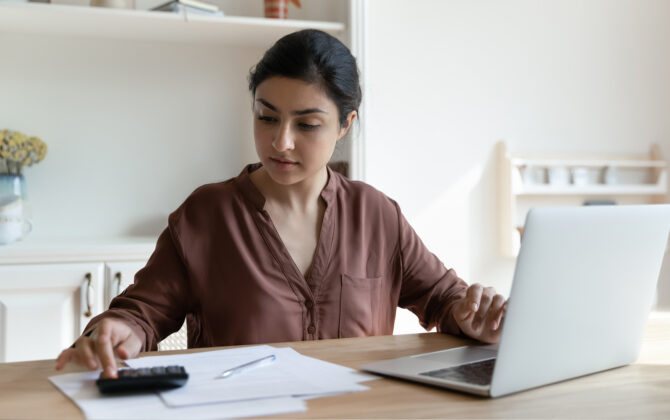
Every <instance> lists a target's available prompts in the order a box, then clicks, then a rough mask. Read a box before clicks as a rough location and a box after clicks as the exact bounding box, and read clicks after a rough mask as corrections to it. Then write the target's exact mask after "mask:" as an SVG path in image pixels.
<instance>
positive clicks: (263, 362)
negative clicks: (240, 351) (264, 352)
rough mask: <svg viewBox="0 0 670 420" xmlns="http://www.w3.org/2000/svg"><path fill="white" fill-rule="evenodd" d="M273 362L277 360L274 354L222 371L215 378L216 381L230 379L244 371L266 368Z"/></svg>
mask: <svg viewBox="0 0 670 420" xmlns="http://www.w3.org/2000/svg"><path fill="white" fill-rule="evenodd" d="M275 360H277V357H276V356H275V355H274V354H271V355H269V356H266V357H263V358H261V359H257V360H252V361H251V362H249V363H245V364H243V365H239V366H236V367H234V368H230V369H228V370H226V371H224V372H223V373H222V374H221V375H219V376H217V377H216V378H217V379H224V378H228V377H230V376H232V375H234V374H236V373H242V372H244V371H246V370H249V369H253V368H257V367H261V366H267V365H269V364H270V363H272V362H274V361H275Z"/></svg>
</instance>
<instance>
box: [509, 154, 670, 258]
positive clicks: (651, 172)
mask: <svg viewBox="0 0 670 420" xmlns="http://www.w3.org/2000/svg"><path fill="white" fill-rule="evenodd" d="M557 167H560V168H564V169H565V170H567V171H568V173H570V172H571V170H572V169H574V168H585V169H588V170H591V171H596V172H595V173H596V174H597V178H598V179H597V180H594V181H593V182H591V183H585V184H581V185H575V184H574V183H573V182H572V180H571V181H570V182H569V183H561V184H552V183H550V182H548V180H547V179H546V178H545V179H539V180H536V181H535V182H528V177H524V171H525V170H526V169H528V168H534V170H538V169H539V170H540V171H547V170H549V169H550V168H557ZM606 168H610V169H614V170H616V171H617V174H618V177H619V178H620V179H619V180H618V181H617V183H612V184H605V183H604V181H603V178H602V172H603V171H604V170H605V169H606ZM667 178H668V168H667V164H666V162H665V161H664V160H663V159H662V157H661V152H660V149H659V147H658V146H657V145H651V147H650V152H649V155H647V156H632V155H631V156H624V157H621V156H612V157H603V156H597V157H573V156H570V157H558V156H526V155H516V154H512V153H511V152H510V151H509V150H508V149H507V146H506V144H505V143H504V142H500V143H499V144H498V184H499V185H498V192H499V203H500V209H499V212H498V214H499V218H500V219H499V226H500V249H501V252H502V253H503V254H504V255H506V256H516V255H517V253H518V247H519V244H520V241H521V233H522V231H523V223H524V219H525V217H526V213H527V212H528V210H529V209H530V208H532V207H538V206H547V205H552V206H556V205H583V204H584V203H585V202H586V201H613V202H615V203H617V204H643V203H644V204H653V203H664V202H667V201H668V179H667Z"/></svg>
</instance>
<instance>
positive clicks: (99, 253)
mask: <svg viewBox="0 0 670 420" xmlns="http://www.w3.org/2000/svg"><path fill="white" fill-rule="evenodd" d="M154 246H155V239H154V238H138V239H128V238H125V239H116V240H96V241H92V240H88V241H79V240H60V241H54V240H46V241H45V240H31V238H28V239H26V241H24V242H20V243H16V244H12V245H11V246H6V247H2V248H0V362H17V361H23V360H35V359H53V358H55V357H56V356H58V354H59V353H60V351H61V350H63V349H64V348H66V347H68V346H70V345H71V344H72V343H73V342H74V340H75V339H76V338H77V337H78V336H79V335H80V334H81V332H82V331H83V329H84V327H85V326H86V324H88V322H89V321H90V320H91V318H93V317H94V316H96V315H98V314H100V313H101V312H103V311H104V310H105V309H107V307H108V306H109V301H110V300H111V299H112V298H113V297H114V296H116V295H117V294H118V293H119V292H120V291H122V290H123V289H125V287H127V286H128V285H129V284H131V283H132V282H133V279H134V276H135V273H136V272H137V271H138V270H139V269H140V268H142V267H144V265H145V264H146V261H147V260H148V258H149V256H150V254H151V252H152V251H153V249H154Z"/></svg>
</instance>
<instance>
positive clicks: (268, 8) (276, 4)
mask: <svg viewBox="0 0 670 420" xmlns="http://www.w3.org/2000/svg"><path fill="white" fill-rule="evenodd" d="M264 5H265V17H266V18H272V19H286V18H287V17H288V0H264Z"/></svg>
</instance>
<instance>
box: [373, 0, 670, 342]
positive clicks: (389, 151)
mask: <svg viewBox="0 0 670 420" xmlns="http://www.w3.org/2000/svg"><path fill="white" fill-rule="evenodd" d="M367 19H368V22H369V25H368V27H367V53H368V54H367V56H366V59H367V63H366V71H367V75H366V95H367V97H366V98H365V100H366V101H367V108H366V109H367V115H363V116H362V117H363V119H364V120H365V124H366V130H367V132H366V143H365V147H366V152H365V153H366V175H365V179H366V181H367V182H369V183H371V184H372V185H374V186H376V187H378V188H379V189H381V190H382V191H384V192H386V193H387V194H389V195H390V196H391V197H393V198H394V199H396V200H397V201H398V202H399V204H400V205H401V207H402V209H403V210H404V212H405V214H406V216H407V217H408V219H409V220H410V223H412V224H413V226H414V227H415V229H416V230H417V231H418V232H419V234H420V236H421V237H422V238H423V239H424V241H425V242H426V243H427V244H428V246H429V247H430V248H431V249H432V250H433V251H434V252H435V253H436V254H437V255H438V256H439V257H440V258H441V259H442V260H443V261H444V262H445V263H446V265H447V266H451V267H454V268H455V269H456V271H457V272H458V273H459V274H460V275H461V276H462V277H463V278H464V279H466V280H467V281H468V282H480V283H483V284H487V285H493V286H495V287H496V288H497V289H498V290H500V291H501V292H503V293H505V294H507V293H509V287H510V281H511V276H512V273H513V269H514V260H513V259H507V258H504V257H502V256H500V255H499V253H498V247H497V241H498V238H497V231H496V220H497V218H496V211H497V209H496V206H497V203H496V189H495V160H494V145H495V143H496V142H498V141H499V140H505V141H506V142H507V144H508V146H509V148H510V149H511V150H512V151H515V152H545V153H573V154H574V153H577V154H579V153H600V152H606V153H614V154H616V153H623V154H628V153H639V154H644V153H647V151H648V148H649V145H650V143H652V142H656V143H659V144H660V146H661V150H662V152H664V155H665V157H666V159H667V157H668V156H670V25H669V24H668V23H669V22H670V2H668V1H665V0H645V1H640V0H627V1H612V0H589V1H583V0H568V1H566V0H560V1H558V0H555V1H547V0H545V1H535V0H508V1H495V0H490V1H484V0H474V1H444V0H421V1H413V2H407V1H401V0H370V3H369V8H368V15H367ZM665 266H666V267H667V268H665V271H664V273H663V274H662V278H661V282H662V284H661V290H662V293H663V296H662V300H663V302H665V303H666V304H667V305H668V306H670V264H665ZM400 329H401V330H402V328H400Z"/></svg>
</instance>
